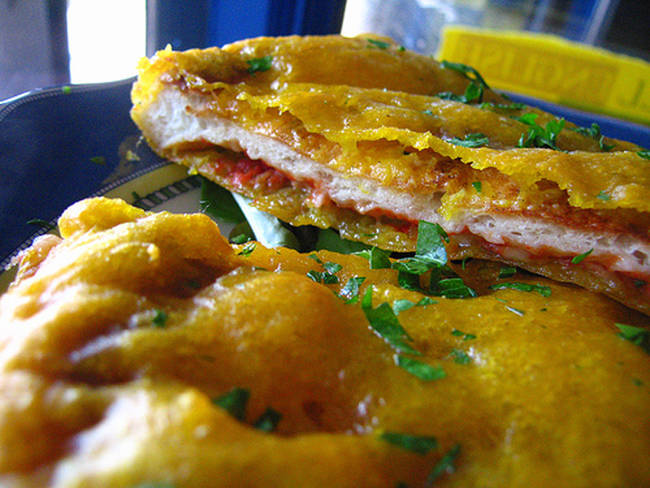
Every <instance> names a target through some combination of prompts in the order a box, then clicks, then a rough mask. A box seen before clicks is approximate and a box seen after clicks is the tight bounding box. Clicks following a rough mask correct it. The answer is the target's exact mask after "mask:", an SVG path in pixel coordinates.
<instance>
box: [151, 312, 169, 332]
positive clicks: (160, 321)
mask: <svg viewBox="0 0 650 488" xmlns="http://www.w3.org/2000/svg"><path fill="white" fill-rule="evenodd" d="M167 318H168V315H167V314H166V313H165V311H164V310H159V309H156V311H155V313H154V316H153V319H151V323H152V324H153V325H154V327H160V328H163V327H165V325H167Z"/></svg>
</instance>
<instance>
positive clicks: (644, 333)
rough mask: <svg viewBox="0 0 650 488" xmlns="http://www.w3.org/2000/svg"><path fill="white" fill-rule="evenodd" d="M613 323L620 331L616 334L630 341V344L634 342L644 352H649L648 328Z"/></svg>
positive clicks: (649, 334)
mask: <svg viewBox="0 0 650 488" xmlns="http://www.w3.org/2000/svg"><path fill="white" fill-rule="evenodd" d="M614 325H615V326H616V327H618V330H619V331H620V332H619V333H618V334H617V335H618V336H619V337H620V338H622V339H625V340H626V341H630V342H631V343H632V344H636V345H637V346H639V347H640V348H641V349H643V350H644V351H645V352H647V353H648V354H650V330H648V329H642V328H641V327H634V326H632V325H626V324H619V323H616V324H614Z"/></svg>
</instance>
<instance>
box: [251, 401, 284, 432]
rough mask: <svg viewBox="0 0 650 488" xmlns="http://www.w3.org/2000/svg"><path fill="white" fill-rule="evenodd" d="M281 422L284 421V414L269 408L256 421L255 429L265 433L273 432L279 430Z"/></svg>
mask: <svg viewBox="0 0 650 488" xmlns="http://www.w3.org/2000/svg"><path fill="white" fill-rule="evenodd" d="M280 420H282V414H281V413H279V412H276V411H275V410H273V409H272V408H271V407H269V408H267V409H266V410H265V411H264V413H263V414H262V415H261V416H260V418H259V419H257V420H256V421H255V423H254V424H253V427H255V428H256V429H257V430H261V431H264V432H273V431H274V430H275V429H276V428H277V426H278V423H279V422H280Z"/></svg>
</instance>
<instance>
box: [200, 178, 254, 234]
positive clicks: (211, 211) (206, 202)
mask: <svg viewBox="0 0 650 488" xmlns="http://www.w3.org/2000/svg"><path fill="white" fill-rule="evenodd" d="M199 209H200V210H201V212H203V213H205V214H207V215H209V216H210V217H213V218H216V219H220V220H223V221H225V222H230V223H233V224H238V223H240V222H243V221H245V220H246V218H245V217H244V214H243V213H242V211H241V209H240V208H239V205H237V202H235V199H234V198H233V196H232V194H231V193H230V192H229V191H228V190H226V189H225V188H222V187H220V186H219V185H217V184H216V183H213V182H211V181H209V180H207V179H205V178H203V177H201V198H200V200H199Z"/></svg>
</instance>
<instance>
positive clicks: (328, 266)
mask: <svg viewBox="0 0 650 488" xmlns="http://www.w3.org/2000/svg"><path fill="white" fill-rule="evenodd" d="M323 268H325V270H326V271H327V272H328V273H331V274H335V273H338V272H339V271H341V270H342V269H343V266H341V265H340V264H338V263H333V262H332V261H327V262H326V263H325V264H323Z"/></svg>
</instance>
